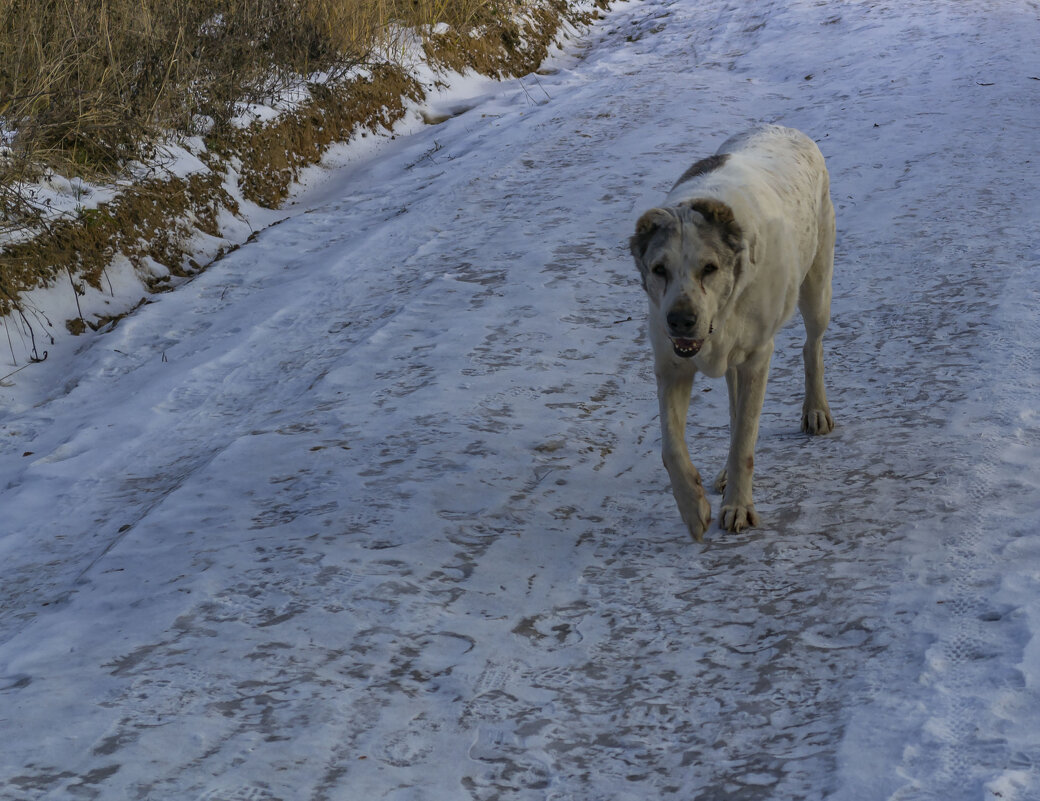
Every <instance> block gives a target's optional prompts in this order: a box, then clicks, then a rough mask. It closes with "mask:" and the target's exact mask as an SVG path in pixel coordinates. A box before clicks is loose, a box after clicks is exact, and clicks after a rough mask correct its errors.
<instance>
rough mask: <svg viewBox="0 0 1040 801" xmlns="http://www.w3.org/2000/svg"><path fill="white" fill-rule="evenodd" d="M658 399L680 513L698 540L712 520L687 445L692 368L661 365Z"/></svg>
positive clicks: (664, 452) (663, 452)
mask: <svg viewBox="0 0 1040 801" xmlns="http://www.w3.org/2000/svg"><path fill="white" fill-rule="evenodd" d="M656 372H657V399H658V402H659V403H660V407H661V459H662V461H663V462H664V466H665V469H666V470H667V471H668V478H669V479H670V480H671V484H672V495H674V496H675V502H676V504H678V506H679V514H681V515H682V519H683V521H684V522H685V523H686V527H687V529H689V532H690V536H691V537H693V538H694V539H695V540H697V542H701V541H703V539H704V532H705V531H707V530H708V526H709V525H710V523H711V504H709V503H708V499H707V498H706V497H705V495H704V487H703V485H702V483H701V474H700V473H699V472H698V471H697V468H696V467H694V466H693V462H691V461H690V452H689V450H688V449H687V447H686V414H687V412H688V411H689V408H690V393H691V391H692V389H693V376H694V370H693V369H692V367H685V366H683V367H680V368H676V367H675V366H673V365H671V364H659V365H658V368H657V371H656Z"/></svg>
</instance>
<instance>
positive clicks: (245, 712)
mask: <svg viewBox="0 0 1040 801" xmlns="http://www.w3.org/2000/svg"><path fill="white" fill-rule="evenodd" d="M1038 40H1040V11H1038V9H1037V6H1036V4H1035V3H1031V2H1028V0H1010V1H1009V2H1005V3H1001V4H997V5H994V4H992V3H985V2H981V0H963V2H959V3H932V2H925V1H924V0H904V1H903V2H899V3H894V2H893V3H889V2H884V1H883V0H879V2H856V3H842V4H839V3H829V4H822V3H816V2H809V1H808V0H795V2H790V3H779V2H770V0H754V1H753V2H746V3H728V2H726V1H725V0H706V1H705V2H703V3H685V2H677V1H676V0H671V1H669V0H643V2H629V3H624V4H620V5H618V6H616V7H615V8H614V9H613V10H612V11H611V12H610V13H609V14H608V15H607V16H606V18H605V19H604V20H603V21H601V22H600V23H599V24H598V25H597V26H595V27H594V28H593V29H592V30H591V31H590V32H589V33H588V34H587V35H586V36H585V37H584V38H583V39H582V40H581V41H580V42H577V43H574V44H572V45H570V46H569V47H568V48H565V49H564V52H561V53H560V54H558V55H556V56H554V58H553V59H552V60H551V61H550V62H549V63H548V64H546V65H545V68H543V69H542V70H541V71H540V74H539V75H537V76H529V77H527V78H524V79H522V80H517V81H508V82H504V83H502V84H494V85H490V84H483V85H481V86H480V87H479V91H475V92H474V93H472V94H471V95H470V97H469V99H468V100H466V101H465V102H464V101H463V100H462V99H460V97H461V95H460V94H456V95H454V96H451V97H448V96H445V99H442V103H443V106H444V108H442V109H431V110H430V114H431V115H432V116H434V117H437V116H439V117H447V119H446V120H445V121H444V122H442V123H440V124H438V125H430V126H426V127H424V128H422V129H419V130H415V131H413V132H410V133H408V134H407V135H398V136H397V137H396V139H393V140H391V139H389V137H386V138H383V139H382V140H381V142H380V144H379V146H378V147H373V146H370V145H367V144H366V147H365V149H364V150H361V149H354V150H349V149H348V150H345V151H343V152H342V153H340V154H339V156H338V157H337V164H338V166H336V168H335V169H331V168H330V169H328V170H327V171H326V174H325V176H324V180H323V181H321V182H320V185H319V182H318V181H317V180H316V178H315V177H314V176H312V178H311V183H312V188H311V189H310V190H308V191H305V192H303V193H302V194H301V195H300V196H299V197H298V198H297V203H296V205H295V206H293V207H291V208H290V209H289V210H288V211H287V212H286V213H287V214H288V215H289V216H288V217H287V218H286V219H284V221H282V222H281V223H279V224H276V225H273V226H271V227H269V228H267V229H266V230H264V231H263V232H262V233H261V234H259V235H258V236H257V237H255V238H254V239H253V240H252V241H250V242H249V243H247V244H245V245H244V246H243V247H241V248H240V249H238V250H236V251H234V252H233V253H231V254H229V255H228V256H227V257H225V258H223V259H222V260H220V261H218V262H217V263H215V264H213V265H212V266H211V267H210V269H209V270H208V271H206V272H205V273H203V274H201V275H200V276H198V277H197V278H196V279H195V280H193V281H191V282H189V283H187V284H185V285H183V286H181V287H180V288H178V289H177V290H176V291H173V292H169V293H166V294H163V295H160V296H156V297H155V298H153V299H152V300H153V302H152V303H150V304H148V305H146V306H144V307H142V308H140V309H139V310H138V311H137V312H136V313H134V314H133V315H132V316H130V317H128V318H127V319H125V320H123V321H122V322H120V323H119V325H118V326H117V327H116V328H115V329H114V330H112V331H110V332H107V333H105V334H101V335H96V334H95V335H90V336H89V337H84V338H80V339H79V340H67V341H65V342H64V344H63V351H72V350H75V353H74V357H72V356H68V357H66V356H63V355H61V354H59V355H58V356H55V357H53V358H52V359H48V360H47V361H46V362H44V363H42V364H35V365H32V366H31V367H29V368H27V369H25V370H23V371H22V372H20V373H18V374H17V375H16V376H13V377H11V378H9V379H8V380H7V382H6V383H5V385H4V386H2V387H0V402H2V406H3V410H2V411H0V477H2V481H0V491H2V495H0V509H2V532H0V534H2V536H0V558H2V582H0V592H2V603H0V724H2V728H3V730H4V731H5V732H6V733H7V734H6V735H5V737H4V746H3V748H2V749H0V797H3V798H4V799H8V798H10V799H17V801H22V800H23V799H33V800H34V801H36V800H37V799H70V798H77V799H78V798H85V799H124V798H125V799H188V800H190V801H203V800H205V801H218V799H219V801H246V800H247V799H248V800H249V801H290V800H291V799H293V800H294V799H313V800H314V801H317V800H318V799H331V800H332V801H339V800H345V801H355V800H358V801H360V800H362V799H364V800H366V801H367V799H392V800H393V801H419V799H422V800H423V801H429V800H430V799H436V800H437V801H454V800H455V799H459V801H462V800H463V799H477V800H478V801H491V799H503V801H504V800H506V799H509V801H514V800H519V801H534V800H535V799H546V800H547V801H548V800H549V799H553V800H554V801H563V800H564V799H567V800H573V801H607V800H608V799H609V800H610V801H646V800H647V799H668V798H676V799H702V800H704V801H718V800H721V799H739V800H740V801H767V799H768V801H776V800H779V799H823V798H827V799H835V801H873V800H874V799H893V801H896V800H898V801H911V799H913V800H914V801H916V800H917V799H936V800H938V799H942V800H943V801H960V800H961V799H965V800H967V799H991V800H995V799H1001V801H1010V800H1012V799H1018V800H1019V801H1029V800H1030V799H1034V800H1035V799H1038V798H1040V639H1038V637H1037V634H1038V632H1040V537H1038V533H1037V528H1038V526H1037V522H1038V521H1040V445H1038V443H1040V346H1038V344H1037V343H1038V341H1040V331H1038V328H1040V325H1038V321H1037V310H1038V309H1040V290H1038V283H1037V279H1036V275H1037V274H1038V273H1037V271H1038V269H1040V233H1038V232H1040V217H1038V211H1037V209H1040V185H1038V182H1037V180H1036V175H1037V165H1036V163H1035V159H1036V141H1037V139H1036V132H1037V130H1038V128H1040V80H1037V79H1038V78H1040V56H1038V55H1037V49H1036V42H1037V41H1038ZM462 94H465V93H462ZM444 109H447V111H446V112H445V111H444ZM452 115H454V116H452ZM758 122H777V123H781V124H784V125H790V126H793V127H796V128H799V129H801V130H804V131H806V132H808V133H809V134H810V135H811V136H813V138H815V139H816V140H817V142H818V143H819V145H820V148H821V150H822V151H823V153H824V155H825V156H826V157H827V159H828V164H829V167H830V172H831V181H832V193H833V197H834V201H835V206H836V208H837V212H838V246H837V258H836V270H835V282H834V290H835V296H834V306H833V315H832V324H831V327H830V329H829V332H828V336H827V338H826V339H825V354H826V355H825V362H826V364H827V370H828V373H827V385H828V395H829V399H830V403H831V408H832V410H833V412H834V415H835V419H836V421H837V426H838V427H837V429H836V430H835V432H834V433H833V434H831V435H829V436H827V437H822V438H813V439H809V438H807V437H805V436H804V435H802V434H801V433H799V414H800V403H801V392H802V385H801V380H802V377H801V370H802V367H801V354H800V350H801V338H802V333H801V330H800V326H799V325H798V324H797V323H792V324H791V325H790V326H789V327H788V328H786V329H785V330H784V332H783V333H782V335H781V336H780V338H779V339H778V342H777V351H776V355H775V356H774V361H773V370H772V374H771V380H770V386H769V390H768V392H767V398H766V405H765V409H764V412H763V416H762V426H761V433H760V437H759V445H758V450H757V458H756V467H757V471H756V479H757V483H756V505H757V508H758V511H759V512H760V514H761V516H762V519H763V523H762V527H761V528H759V529H754V530H751V531H746V532H742V533H740V534H726V533H722V532H719V531H718V530H717V529H714V528H713V529H711V530H709V532H708V533H707V535H706V541H705V543H704V544H703V545H698V544H696V543H694V542H692V541H691V540H690V538H689V536H688V535H687V534H686V533H685V530H684V526H683V524H682V521H681V520H680V518H679V515H678V512H677V511H676V509H675V505H674V502H673V501H672V498H671V495H670V492H669V489H668V482H667V476H666V475H665V472H664V470H663V468H662V466H661V462H660V456H659V453H658V450H659V444H660V441H659V433H658V427H657V420H656V415H657V404H656V398H655V389H654V382H653V375H652V369H651V364H650V358H649V347H648V344H647V342H646V337H645V327H644V323H643V318H644V315H645V304H646V301H645V298H644V296H643V294H642V290H641V289H640V287H639V283H638V279H637V276H636V273H635V268H634V266H633V265H632V263H631V258H630V256H629V254H628V252H627V237H628V235H629V234H630V233H631V230H632V227H633V225H634V222H635V220H636V219H637V217H638V216H639V214H640V213H641V212H642V211H643V210H645V209H646V208H648V207H649V206H651V205H653V204H654V203H656V202H657V201H659V200H660V199H661V198H662V197H663V195H664V194H665V192H666V191H667V190H668V188H669V187H670V186H671V184H672V183H673V182H674V180H675V179H676V177H677V176H678V175H679V174H681V173H682V172H683V171H684V170H685V169H686V168H687V167H688V166H689V165H690V164H691V163H692V162H693V161H695V160H696V159H698V158H700V157H703V156H705V155H708V154H710V153H712V152H714V150H715V149H716V148H717V147H718V145H719V144H721V142H722V141H723V140H724V139H726V138H727V137H728V136H729V135H730V134H732V133H734V132H736V131H739V130H741V129H743V128H746V127H748V126H749V125H751V124H754V123H758ZM283 216H284V215H283ZM77 344H78V345H79V347H78V348H77V347H76V345H77ZM694 395H695V397H694V403H693V406H692V409H691V413H690V425H689V440H690V443H691V450H692V453H693V456H694V462H695V463H696V464H697V465H698V467H700V469H701V471H702V472H704V471H707V473H706V474H707V475H713V474H714V471H715V470H717V469H718V467H719V466H720V465H721V463H722V460H723V459H724V458H725V453H726V447H727V441H728V421H727V413H726V392H725V388H724V385H723V384H721V383H719V382H714V381H709V380H699V381H698V382H697V384H696V385H695V388H694ZM711 500H712V502H713V504H714V506H715V508H716V512H717V508H718V504H719V501H720V499H719V498H718V496H714V495H713V496H711Z"/></svg>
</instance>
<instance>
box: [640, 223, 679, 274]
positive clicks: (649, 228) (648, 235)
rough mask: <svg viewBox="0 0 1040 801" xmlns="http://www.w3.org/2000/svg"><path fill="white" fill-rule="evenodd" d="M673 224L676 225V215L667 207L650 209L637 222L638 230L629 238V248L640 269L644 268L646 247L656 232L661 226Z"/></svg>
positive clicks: (665, 226)
mask: <svg viewBox="0 0 1040 801" xmlns="http://www.w3.org/2000/svg"><path fill="white" fill-rule="evenodd" d="M673 225H675V215H674V214H672V212H670V211H668V210H667V209H660V208H657V209H650V211H648V212H645V213H644V214H643V216H642V217H640V218H639V220H638V222H636V232H635V233H634V234H632V236H631V237H630V238H629V240H628V248H629V250H631V251H632V256H633V258H635V260H636V264H638V265H639V268H640V270H642V269H643V256H645V255H646V248H647V246H648V245H649V244H650V240H651V239H652V238H653V236H654V234H656V233H657V231H658V230H659V229H661V228H667V227H670V226H673Z"/></svg>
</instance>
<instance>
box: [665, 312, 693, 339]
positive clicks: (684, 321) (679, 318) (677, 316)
mask: <svg viewBox="0 0 1040 801" xmlns="http://www.w3.org/2000/svg"><path fill="white" fill-rule="evenodd" d="M665 319H666V320H667V321H668V328H669V330H671V332H672V333H673V334H680V335H682V334H692V333H693V329H694V328H696V327H697V315H696V314H694V313H693V312H692V311H687V310H679V309H672V311H670V312H668V316H667V317H666V318H665Z"/></svg>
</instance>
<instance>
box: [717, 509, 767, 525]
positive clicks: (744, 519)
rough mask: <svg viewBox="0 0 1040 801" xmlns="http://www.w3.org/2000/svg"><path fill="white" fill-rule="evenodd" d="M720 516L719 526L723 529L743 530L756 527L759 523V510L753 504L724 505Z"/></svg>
mask: <svg viewBox="0 0 1040 801" xmlns="http://www.w3.org/2000/svg"><path fill="white" fill-rule="evenodd" d="M721 511H722V515H721V517H720V518H719V528H720V529H722V530H723V531H743V530H744V529H746V528H755V527H756V526H757V525H758V523H759V520H758V512H756V511H755V507H754V506H752V505H751V504H748V505H747V506H723V507H722V510H721Z"/></svg>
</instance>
